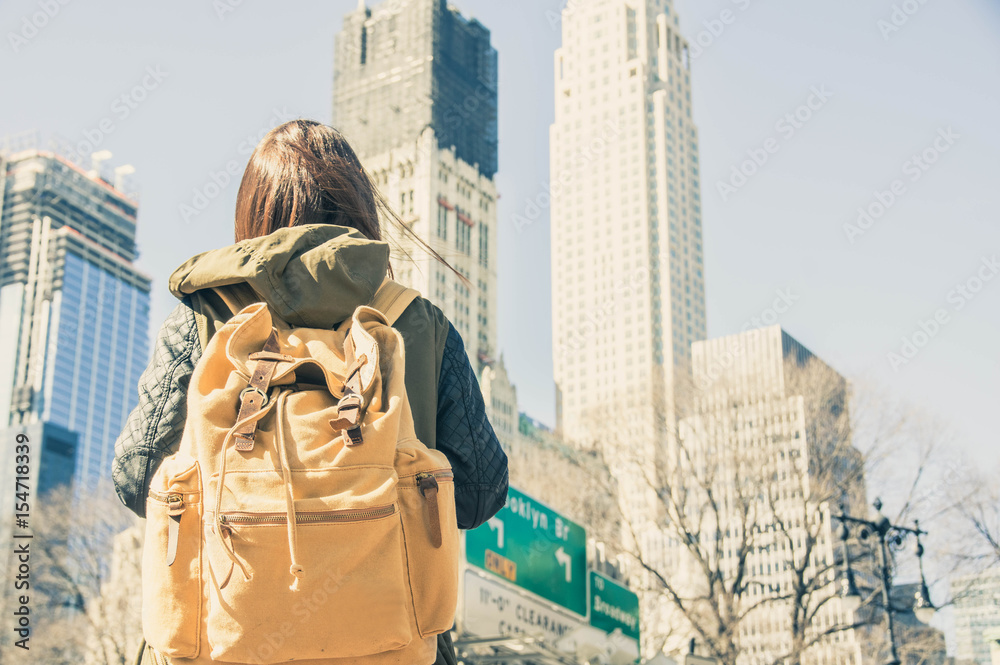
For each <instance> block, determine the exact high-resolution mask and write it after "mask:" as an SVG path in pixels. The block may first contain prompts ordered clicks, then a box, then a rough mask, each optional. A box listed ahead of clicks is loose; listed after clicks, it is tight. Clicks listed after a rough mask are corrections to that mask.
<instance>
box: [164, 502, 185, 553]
mask: <svg viewBox="0 0 1000 665" xmlns="http://www.w3.org/2000/svg"><path fill="white" fill-rule="evenodd" d="M184 508H185V506H184V497H182V496H181V495H180V494H168V495H167V520H168V521H167V565H168V566H172V565H174V559H176V558H177V540H178V536H179V534H180V528H181V514H183V513H184Z"/></svg>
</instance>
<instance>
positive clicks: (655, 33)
mask: <svg viewBox="0 0 1000 665" xmlns="http://www.w3.org/2000/svg"><path fill="white" fill-rule="evenodd" d="M554 64H555V122H554V123H553V125H552V127H551V132H550V161H551V176H550V182H549V188H550V190H551V201H552V208H551V225H552V229H551V232H552V304H553V309H552V327H553V355H554V374H555V381H556V390H557V396H556V404H557V420H558V427H559V428H560V429H561V430H562V432H563V433H564V435H565V436H566V437H567V438H569V439H572V440H579V439H586V438H588V437H593V436H601V435H599V434H598V433H597V430H595V427H596V426H598V425H599V424H600V423H609V422H614V423H616V424H617V431H618V433H619V436H622V437H624V438H627V439H628V440H630V441H633V442H641V447H642V448H645V449H648V450H647V451H646V452H648V453H651V454H654V455H655V454H657V452H658V451H660V450H662V448H663V446H664V445H665V442H666V441H667V440H668V438H669V437H670V436H671V435H672V434H671V431H672V430H673V429H674V418H675V411H674V405H675V395H674V392H675V386H677V385H678V384H679V383H680V378H681V377H683V376H686V375H687V373H688V372H689V367H690V347H691V343H692V342H694V341H697V340H701V339H704V338H705V334H706V332H705V331H706V328H705V325H706V324H705V287H704V274H703V260H702V256H703V250H702V232H701V199H700V194H699V191H700V187H701V185H700V175H699V161H698V131H697V128H696V127H695V124H694V122H693V121H692V119H691V72H690V61H689V56H688V47H687V42H686V41H685V39H684V38H683V37H682V36H681V33H680V28H679V20H678V18H677V15H676V13H675V11H674V8H673V6H672V4H671V2H670V0H585V1H581V2H574V3H570V4H569V5H568V6H567V7H566V9H564V10H563V12H562V46H561V47H560V48H559V49H558V50H557V51H556V53H555V63H554ZM624 404H627V405H632V407H631V408H632V410H631V412H630V413H629V414H628V415H627V416H625V415H624V414H623V412H622V405H624ZM626 428H627V431H626Z"/></svg>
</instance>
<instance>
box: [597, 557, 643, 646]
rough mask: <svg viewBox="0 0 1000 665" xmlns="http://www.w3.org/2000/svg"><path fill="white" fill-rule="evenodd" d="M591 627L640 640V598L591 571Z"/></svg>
mask: <svg viewBox="0 0 1000 665" xmlns="http://www.w3.org/2000/svg"><path fill="white" fill-rule="evenodd" d="M590 625H591V626H593V627H594V628H599V629H600V630H603V631H604V632H606V633H610V632H612V631H614V630H615V628H621V630H622V634H623V635H625V636H626V637H631V638H633V639H635V640H638V639H639V596H637V595H636V594H635V592H633V591H629V590H628V589H626V588H625V587H623V586H622V585H621V584H619V583H618V582H615V581H613V580H611V579H609V578H607V577H605V576H604V575H601V574H600V573H595V572H594V571H590Z"/></svg>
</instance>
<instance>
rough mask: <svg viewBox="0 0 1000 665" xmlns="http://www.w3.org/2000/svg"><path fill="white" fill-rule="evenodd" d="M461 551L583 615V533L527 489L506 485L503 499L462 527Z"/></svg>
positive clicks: (482, 565) (475, 562)
mask: <svg viewBox="0 0 1000 665" xmlns="http://www.w3.org/2000/svg"><path fill="white" fill-rule="evenodd" d="M465 554H466V559H467V560H468V562H469V563H470V564H472V565H474V566H477V567H478V568H481V569H483V570H486V571H489V572H490V573H492V574H493V575H496V576H497V577H500V578H502V579H505V580H507V581H508V582H511V583H512V584H515V585H517V586H519V587H521V588H522V589H525V590H527V591H530V592H532V593H534V594H537V595H538V596H541V597H542V598H544V599H546V600H549V601H551V602H553V603H556V604H557V605H560V606H562V607H565V608H566V609H568V610H571V611H573V612H576V613H577V614H579V615H580V616H586V614H587V534H586V532H585V531H584V528H583V527H582V526H580V525H579V524H577V523H576V522H573V521H572V520H569V519H567V518H565V517H563V516H562V515H560V514H559V513H557V512H555V511H554V510H552V509H551V508H549V507H548V506H546V505H544V504H542V503H539V502H538V501H535V500H534V499H532V498H531V497H529V496H528V495H527V494H524V493H523V492H519V491H518V490H516V489H514V488H510V489H509V490H508V494H507V505H505V506H504V507H503V508H502V509H501V510H500V512H498V513H497V514H496V515H494V516H493V517H492V518H490V520H489V521H488V522H487V523H486V524H483V525H482V526H480V527H479V528H477V529H473V530H472V531H468V532H466V536H465Z"/></svg>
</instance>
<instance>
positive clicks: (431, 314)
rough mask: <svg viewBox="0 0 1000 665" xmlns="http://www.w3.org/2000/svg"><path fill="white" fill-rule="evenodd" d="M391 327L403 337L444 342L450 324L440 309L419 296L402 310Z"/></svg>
mask: <svg viewBox="0 0 1000 665" xmlns="http://www.w3.org/2000/svg"><path fill="white" fill-rule="evenodd" d="M393 326H394V327H395V328H396V329H398V330H399V332H400V333H402V334H403V336H404V337H421V338H425V339H428V340H435V341H436V340H438V339H440V340H441V344H442V348H443V343H444V340H445V339H447V337H448V329H449V328H450V327H451V322H450V321H448V317H447V316H445V314H444V312H442V311H441V308H440V307H438V306H437V305H435V304H434V303H432V302H431V301H430V300H428V299H427V298H424V297H423V296H419V297H417V298H415V299H414V300H413V302H411V303H410V305H409V306H408V307H407V308H406V309H405V310H403V313H402V314H401V315H400V317H399V318H398V319H397V320H396V322H395V324H393Z"/></svg>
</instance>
